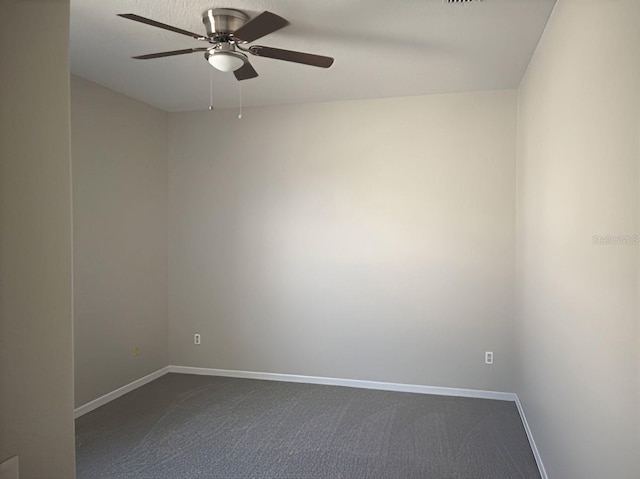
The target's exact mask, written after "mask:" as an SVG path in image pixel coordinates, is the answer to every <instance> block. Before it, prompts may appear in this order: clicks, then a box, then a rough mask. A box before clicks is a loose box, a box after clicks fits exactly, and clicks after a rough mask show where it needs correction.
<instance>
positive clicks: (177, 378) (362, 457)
mask: <svg viewBox="0 0 640 479" xmlns="http://www.w3.org/2000/svg"><path fill="white" fill-rule="evenodd" d="M76 451H77V477H78V479H88V478H141V479H142V478H144V479H187V478H225V479H232V478H233V479H241V478H242V479H247V478H263V479H275V478H289V479H307V478H309V479H311V478H313V479H332V478H336V479H337V478H345V479H359V478H371V479H374V478H380V479H393V478H398V479H411V478H430V479H431V478H433V479H463V478H469V479H471V478H473V479H482V478H487V479H502V478H504V479H519V478H527V479H529V478H536V479H540V475H539V473H538V469H537V467H536V463H535V460H534V458H533V454H532V452H531V449H530V447H529V443H528V441H527V437H526V434H525V431H524V428H523V426H522V422H521V421H520V417H519V415H518V411H517V409H516V407H515V404H514V403H512V402H505V401H491V400H486V399H468V398H454V397H445V396H432V395H425V394H411V393H398V392H388V391H373V390H367V389H355V388H345V387H336V386H319V385H309V384H294V383H284V382H273V381H257V380H251V379H233V378H220V377H209V376H195V375H187V374H167V375H165V376H163V377H161V378H159V379H157V380H155V381H153V382H152V383H149V384H147V385H146V386H143V387H141V388H139V389H137V390H135V391H133V392H130V393H128V394H126V395H124V396H122V397H121V398H118V399H116V400H115V401H112V402H110V403H109V404H107V405H105V406H102V407H100V408H98V409H96V410H95V411H92V412H90V413H88V414H85V415H84V416H82V417H80V418H78V419H77V420H76Z"/></svg>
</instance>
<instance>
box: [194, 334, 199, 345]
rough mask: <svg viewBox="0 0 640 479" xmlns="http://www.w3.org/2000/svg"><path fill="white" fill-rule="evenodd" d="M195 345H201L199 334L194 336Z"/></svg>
mask: <svg viewBox="0 0 640 479" xmlns="http://www.w3.org/2000/svg"><path fill="white" fill-rule="evenodd" d="M193 344H200V335H199V334H198V333H196V334H194V335H193Z"/></svg>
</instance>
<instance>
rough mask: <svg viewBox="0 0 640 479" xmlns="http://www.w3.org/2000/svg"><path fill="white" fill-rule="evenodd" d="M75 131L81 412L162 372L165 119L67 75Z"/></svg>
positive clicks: (77, 349)
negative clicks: (84, 406) (118, 390)
mask: <svg viewBox="0 0 640 479" xmlns="http://www.w3.org/2000/svg"><path fill="white" fill-rule="evenodd" d="M71 127H72V135H71V145H72V152H73V212H74V213H73V214H74V217H73V220H74V247H73V254H74V308H75V321H74V342H75V391H76V392H75V403H76V406H80V405H82V404H85V403H87V402H88V401H90V400H92V399H95V398H97V397H99V396H102V395H103V394H106V393H108V392H111V391H113V390H115V389H117V388H119V387H121V386H124V385H125V384H128V383H130V382H131V381H134V380H136V379H138V378H140V377H142V376H145V375H147V374H149V373H151V372H153V371H156V370H157V369H160V368H162V367H164V366H166V365H167V361H168V357H167V334H168V333H167V189H168V185H167V113H166V112H163V111H161V110H158V109H156V108H153V107H150V106H148V105H145V104H144V103H141V102H139V101H136V100H133V99H130V98H127V97H125V96H123V95H120V94H118V93H115V92H113V91H111V90H108V89H106V88H104V87H101V86H98V85H96V84H95V83H91V82H89V81H87V80H84V79H82V78H79V77H76V76H73V77H72V78H71ZM136 349H137V351H136ZM136 352H137V353H138V354H137V355H136Z"/></svg>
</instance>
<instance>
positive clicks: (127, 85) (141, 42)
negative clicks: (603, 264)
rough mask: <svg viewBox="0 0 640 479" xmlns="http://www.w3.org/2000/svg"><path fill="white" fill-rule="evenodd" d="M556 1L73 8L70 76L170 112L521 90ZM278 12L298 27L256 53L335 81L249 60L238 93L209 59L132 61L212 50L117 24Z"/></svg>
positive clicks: (308, 1)
mask: <svg viewBox="0 0 640 479" xmlns="http://www.w3.org/2000/svg"><path fill="white" fill-rule="evenodd" d="M554 3H555V0H483V1H474V2H468V3H447V2H446V0H444V1H443V0H393V1H386V2H382V1H380V0H321V1H318V0H233V1H231V0H226V1H224V0H223V1H221V0H164V1H158V0H110V1H104V0H71V70H72V72H73V73H75V74H77V75H79V76H81V77H84V78H86V79H89V80H92V81H94V82H96V83H99V84H101V85H104V86H106V87H108V88H111V89H112V90H115V91H117V92H120V93H122V94H124V95H127V96H130V97H133V98H136V99H138V100H141V101H143V102H145V103H148V104H150V105H154V106H156V107H158V108H161V109H163V110H167V111H186V110H204V109H207V108H208V106H209V94H210V92H209V87H210V83H209V82H210V75H212V76H213V97H214V102H213V103H214V106H215V107H216V108H228V107H236V106H237V105H238V101H239V96H240V84H241V90H242V92H241V94H242V102H243V105H245V106H254V105H274V104H288V103H309V102H324V101H340V100H355V99H365V98H382V97H399V96H412V95H425V94H433V93H445V92H456V91H477V90H495V89H507V88H516V87H517V86H518V84H519V83H520V79H521V78H522V75H523V73H524V71H525V69H526V67H527V64H528V63H529V60H530V58H531V55H532V53H533V51H534V49H535V47H536V44H537V42H538V39H539V38H540V35H541V33H542V30H543V29H544V26H545V23H546V21H547V18H548V17H549V14H550V13H551V10H552V8H553V5H554ZM209 8H234V9H239V10H243V11H245V12H247V13H248V14H249V15H250V16H251V17H253V16H255V15H257V14H259V13H261V12H263V11H265V10H269V11H271V12H273V13H276V14H277V15H280V16H282V17H284V18H286V19H287V20H289V22H290V23H291V24H290V25H289V26H287V27H285V28H283V29H282V30H279V31H277V32H275V33H272V34H270V35H267V36H265V37H263V38H261V39H259V40H257V41H256V42H254V44H259V45H267V46H272V47H277V48H286V49H289V50H297V51H303V52H309V53H315V54H319V55H326V56H331V57H334V58H335V63H334V64H333V66H332V67H331V68H329V69H322V68H315V67H310V66H306V65H299V64H294V63H289V62H283V61H279V60H272V59H268V58H259V57H255V56H250V61H251V64H252V65H253V66H254V68H255V69H256V70H257V71H258V73H259V75H260V76H259V77H257V78H254V79H251V80H245V81H243V82H238V81H236V80H235V77H234V76H233V74H231V73H222V72H218V71H217V70H214V69H213V68H212V67H210V66H209V64H208V63H207V62H206V61H205V59H204V54H203V53H193V54H189V55H181V56H174V57H167V58H159V59H153V60H133V59H131V58H130V57H131V56H133V55H140V54H145V53H155V52H161V51H165V50H177V49H182V48H191V47H202V46H206V44H203V43H202V42H198V41H197V40H194V39H191V38H189V37H187V36H183V35H180V34H177V33H173V32H169V31H166V30H162V29H158V28H154V27H151V26H148V25H144V24H141V23H137V22H133V21H131V20H126V19H124V18H120V17H117V16H116V13H135V14H138V15H141V16H144V17H148V18H151V19H153V20H157V21H159V22H162V23H168V24H171V25H174V26H176V27H180V28H183V29H185V30H189V31H194V32H197V33H199V32H202V33H203V34H204V32H205V29H204V25H203V24H202V20H201V14H202V12H203V11H205V10H207V9H209Z"/></svg>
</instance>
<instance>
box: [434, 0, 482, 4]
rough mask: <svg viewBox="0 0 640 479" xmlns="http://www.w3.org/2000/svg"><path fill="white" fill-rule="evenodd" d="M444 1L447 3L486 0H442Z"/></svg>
mask: <svg viewBox="0 0 640 479" xmlns="http://www.w3.org/2000/svg"><path fill="white" fill-rule="evenodd" d="M442 1H443V2H446V3H477V2H484V0H442Z"/></svg>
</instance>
